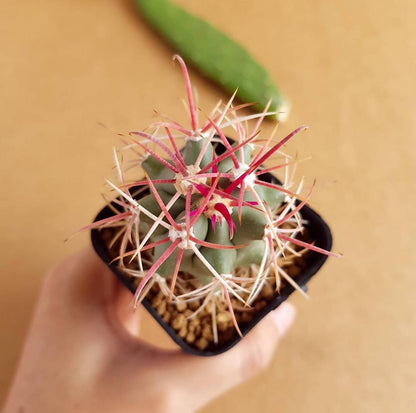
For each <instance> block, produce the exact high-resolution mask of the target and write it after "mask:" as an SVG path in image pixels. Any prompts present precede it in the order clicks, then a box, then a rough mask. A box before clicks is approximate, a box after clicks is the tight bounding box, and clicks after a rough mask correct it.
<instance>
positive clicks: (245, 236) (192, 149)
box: [140, 137, 284, 283]
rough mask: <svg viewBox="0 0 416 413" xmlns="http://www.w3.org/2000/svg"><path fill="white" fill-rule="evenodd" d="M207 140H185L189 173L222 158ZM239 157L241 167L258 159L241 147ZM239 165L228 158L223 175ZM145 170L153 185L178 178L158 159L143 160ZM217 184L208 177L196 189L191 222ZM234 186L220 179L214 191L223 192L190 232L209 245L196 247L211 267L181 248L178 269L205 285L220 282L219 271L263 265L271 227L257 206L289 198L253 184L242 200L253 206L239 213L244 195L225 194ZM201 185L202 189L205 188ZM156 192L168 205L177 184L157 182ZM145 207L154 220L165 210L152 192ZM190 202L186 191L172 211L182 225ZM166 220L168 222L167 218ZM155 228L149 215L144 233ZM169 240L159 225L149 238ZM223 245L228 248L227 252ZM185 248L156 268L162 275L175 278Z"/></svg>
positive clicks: (158, 254)
mask: <svg viewBox="0 0 416 413" xmlns="http://www.w3.org/2000/svg"><path fill="white" fill-rule="evenodd" d="M207 139H209V138H207V137H200V138H199V139H198V140H192V139H188V140H187V141H186V144H185V147H184V148H183V150H182V153H183V161H184V163H185V165H186V167H187V169H188V170H194V169H195V167H198V169H201V168H204V167H205V166H207V165H208V164H209V162H211V161H212V159H213V154H214V153H215V156H216V157H219V156H220V154H219V153H216V152H215V149H214V145H213V144H212V143H211V142H209V143H208V144H207ZM235 146H236V144H234V145H233V147H235ZM203 148H205V154H204V155H203V156H202V157H201V163H200V164H199V165H195V162H196V161H197V160H198V157H199V156H200V153H201V150H203ZM236 158H237V159H239V158H241V159H240V161H241V164H240V163H239V165H245V166H247V165H250V163H251V162H252V160H253V156H252V147H251V146H250V145H247V146H244V147H243V148H242V149H241V152H240V150H238V151H237V155H236ZM234 161H235V160H233V159H232V157H231V155H230V156H227V157H225V159H223V160H222V161H221V162H219V163H218V168H217V169H218V173H224V174H231V175H232V174H233V173H234V174H235V173H237V172H238V169H236V167H235V165H234ZM142 166H143V168H144V170H145V171H146V173H147V174H148V176H149V178H150V179H151V180H152V181H156V182H157V181H158V180H162V179H174V177H175V174H174V173H173V172H172V171H171V170H170V169H168V168H167V167H166V166H165V165H163V164H162V163H161V162H160V161H158V160H157V159H154V158H151V157H148V158H147V159H146V160H145V161H143V163H142ZM242 170H244V169H242ZM240 173H241V171H240ZM180 179H182V180H185V179H186V177H185V178H184V177H183V176H182V177H181V178H180ZM214 181H215V180H214V178H208V179H207V180H206V183H205V184H197V185H195V187H196V188H197V189H198V190H199V191H198V190H197V191H196V193H194V194H193V195H192V198H191V201H190V204H191V209H192V211H190V212H191V217H190V218H189V219H190V220H191V219H192V214H193V213H195V211H198V208H199V207H201V206H202V205H203V203H204V200H205V198H206V197H207V192H209V191H210V189H211V188H212V185H213V184H214ZM230 182H231V179H230V178H223V179H221V180H219V181H218V187H217V188H215V189H216V190H217V192H219V194H218V193H217V194H215V193H214V194H212V195H211V199H209V200H208V202H207V205H206V206H205V208H204V211H202V212H201V213H200V216H199V217H198V219H197V220H196V222H195V223H194V225H193V226H192V229H191V232H192V234H193V236H194V237H195V238H196V239H198V240H200V241H204V242H206V243H209V244H207V245H195V248H198V250H199V252H200V254H201V255H202V257H203V258H204V259H205V260H206V262H208V263H209V266H207V264H206V262H205V263H204V262H203V261H202V260H201V257H200V255H198V256H197V255H196V254H195V251H194V250H193V249H192V248H190V247H189V246H188V247H185V248H182V249H183V252H182V258H181V263H180V267H179V270H180V271H183V272H187V273H189V274H191V275H192V276H194V277H195V278H197V279H199V280H200V281H201V282H202V283H209V282H211V281H212V280H213V278H215V272H216V273H217V274H219V275H222V276H224V275H229V274H232V273H233V271H234V270H235V268H236V267H237V266H239V265H246V264H247V263H252V264H260V262H261V260H262V258H263V256H264V252H265V241H264V239H263V238H264V236H265V228H266V226H267V224H268V223H267V219H266V218H265V215H264V211H263V210H262V208H261V205H258V200H257V199H256V198H257V197H258V198H260V200H261V202H262V203H263V205H264V206H266V205H267V207H268V208H270V209H274V208H276V207H277V206H279V205H280V204H281V202H282V200H283V199H284V194H283V193H282V192H279V191H278V190H276V189H272V188H267V187H263V186H260V185H253V187H252V188H251V191H250V190H249V189H250V188H247V189H245V191H244V194H243V197H242V198H243V200H244V201H245V202H248V203H249V204H245V205H244V206H241V207H240V208H241V210H240V208H239V207H238V205H237V204H238V201H237V199H238V197H239V191H238V190H234V191H233V192H232V193H231V194H230V198H227V197H226V192H224V191H226V187H227V185H229V184H230ZM200 187H203V188H204V190H202V189H201V188H200ZM155 188H156V190H157V192H158V194H159V195H160V198H161V199H162V201H163V203H164V204H165V205H167V204H168V203H169V201H170V200H171V198H172V197H173V196H175V194H176V192H177V189H176V188H177V185H176V186H175V185H174V184H170V183H168V184H165V183H162V184H158V183H156V184H155ZM252 191H255V192H256V193H257V197H254V196H253V194H252ZM222 192H223V193H222ZM140 203H141V205H142V206H144V207H145V208H146V209H148V210H149V211H150V212H151V213H152V214H154V215H155V216H159V214H160V212H161V210H162V209H161V207H160V205H159V203H158V202H157V201H156V199H155V197H154V195H152V194H150V195H147V196H146V197H144V198H142V199H141V200H140ZM185 204H186V194H185V193H184V194H181V195H180V197H179V198H178V199H177V200H176V202H175V203H174V204H173V205H172V207H171V209H170V211H169V212H170V214H171V216H172V218H174V219H175V222H176V223H177V224H178V225H181V224H184V223H185V221H186V218H185ZM164 222H167V220H166V218H165V219H164ZM151 224H152V220H151V219H150V218H147V217H144V218H143V221H142V224H141V230H143V231H144V232H145V231H146V230H149V228H150V226H151ZM169 236H170V235H169V232H168V231H167V230H166V228H164V227H160V226H159V227H158V228H157V229H156V230H155V231H154V232H153V234H152V235H151V237H150V238H151V240H152V241H153V242H158V241H160V240H163V239H166V238H168V237H169ZM170 241H171V242H172V241H173V240H172V239H170ZM171 242H169V243H162V244H159V245H157V246H156V247H155V249H154V261H156V260H157V259H158V258H159V257H161V256H162V254H163V253H164V251H166V249H167V248H169V246H170V245H171ZM224 246H225V247H229V248H227V249H224ZM180 249H181V248H178V249H177V250H175V251H174V253H172V254H171V255H170V256H169V257H168V258H167V259H166V260H164V262H163V263H162V264H161V265H160V267H159V268H158V270H157V273H158V274H159V275H161V276H163V277H169V276H171V275H172V272H173V269H174V268H175V263H176V262H177V260H178V255H179V250H180Z"/></svg>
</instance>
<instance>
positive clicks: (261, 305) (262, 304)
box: [254, 300, 267, 311]
mask: <svg viewBox="0 0 416 413" xmlns="http://www.w3.org/2000/svg"><path fill="white" fill-rule="evenodd" d="M266 304H267V302H266V301H265V300H261V301H258V302H257V303H256V304H255V305H254V309H255V310H256V311H260V310H261V309H262V308H264V307H266Z"/></svg>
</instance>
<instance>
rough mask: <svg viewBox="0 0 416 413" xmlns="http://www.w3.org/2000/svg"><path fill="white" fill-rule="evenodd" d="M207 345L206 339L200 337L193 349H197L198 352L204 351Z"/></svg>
mask: <svg viewBox="0 0 416 413" xmlns="http://www.w3.org/2000/svg"><path fill="white" fill-rule="evenodd" d="M208 345H209V342H208V340H207V339H206V338H204V337H201V338H200V339H198V340H197V341H196V342H195V347H197V348H199V349H200V350H205V349H206V348H207V347H208Z"/></svg>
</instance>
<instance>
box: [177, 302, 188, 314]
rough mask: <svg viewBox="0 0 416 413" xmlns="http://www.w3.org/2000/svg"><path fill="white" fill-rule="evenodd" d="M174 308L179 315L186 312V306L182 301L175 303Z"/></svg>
mask: <svg viewBox="0 0 416 413" xmlns="http://www.w3.org/2000/svg"><path fill="white" fill-rule="evenodd" d="M175 307H176V309H177V310H178V311H179V312H180V313H182V312H183V311H185V310H186V308H187V305H186V303H184V302H183V301H178V302H177V303H175Z"/></svg>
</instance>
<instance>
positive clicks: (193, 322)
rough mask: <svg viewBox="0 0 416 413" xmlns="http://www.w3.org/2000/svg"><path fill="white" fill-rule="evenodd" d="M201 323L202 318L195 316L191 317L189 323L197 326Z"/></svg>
mask: <svg viewBox="0 0 416 413" xmlns="http://www.w3.org/2000/svg"><path fill="white" fill-rule="evenodd" d="M200 323H201V320H200V319H199V318H198V317H194V318H191V319H190V320H189V324H190V325H191V326H197V325H199V324H200Z"/></svg>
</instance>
